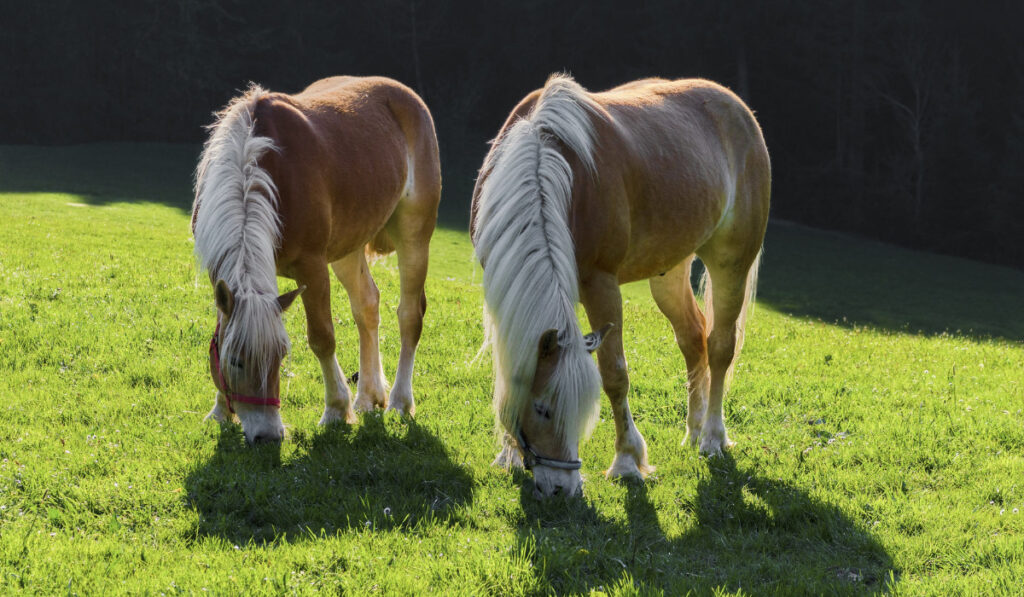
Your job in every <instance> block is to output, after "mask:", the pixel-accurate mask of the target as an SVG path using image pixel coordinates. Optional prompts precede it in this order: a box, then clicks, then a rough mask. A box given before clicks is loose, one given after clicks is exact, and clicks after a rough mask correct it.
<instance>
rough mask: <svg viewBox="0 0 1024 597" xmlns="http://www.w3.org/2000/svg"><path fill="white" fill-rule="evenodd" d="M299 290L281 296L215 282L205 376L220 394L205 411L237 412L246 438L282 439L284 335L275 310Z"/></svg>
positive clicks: (288, 303) (214, 414)
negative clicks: (214, 321) (214, 319)
mask: <svg viewBox="0 0 1024 597" xmlns="http://www.w3.org/2000/svg"><path fill="white" fill-rule="evenodd" d="M303 290H305V287H304V286H302V287H299V288H297V289H295V290H293V291H291V292H288V293H285V294H282V295H281V296H266V295H263V294H260V293H255V292H240V293H236V292H234V291H232V290H231V288H229V287H228V285H227V283H226V282H224V280H218V281H217V283H216V285H215V288H214V298H215V300H216V303H217V311H218V313H217V329H216V331H214V334H213V338H211V340H210V376H211V377H212V378H213V383H214V385H215V386H216V387H217V390H218V391H219V392H220V393H219V396H218V398H219V399H218V402H217V405H216V406H215V407H214V410H213V412H211V413H210V416H211V417H213V418H215V419H218V420H227V419H228V418H230V417H231V415H235V416H237V417H238V420H239V421H240V422H241V423H242V431H243V432H244V433H245V439H246V441H247V442H249V443H262V442H272V441H280V440H282V439H284V424H283V423H282V422H281V413H280V406H281V400H280V386H281V382H280V375H279V370H280V366H281V360H282V359H283V358H284V356H285V355H286V354H287V353H288V336H287V334H286V333H285V330H284V323H283V321H282V320H281V314H282V313H284V311H285V310H286V309H288V307H290V306H291V304H292V302H293V301H294V300H295V298H296V297H297V296H299V294H301V293H302V291H303ZM220 398H223V402H221V400H220ZM224 408H226V410H227V413H224V412H223V410H222V409H224Z"/></svg>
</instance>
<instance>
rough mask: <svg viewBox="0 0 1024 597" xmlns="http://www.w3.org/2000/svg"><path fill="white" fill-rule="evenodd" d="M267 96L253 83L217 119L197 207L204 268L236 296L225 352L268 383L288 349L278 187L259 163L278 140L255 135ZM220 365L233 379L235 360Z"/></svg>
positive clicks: (199, 177) (199, 179)
mask: <svg viewBox="0 0 1024 597" xmlns="http://www.w3.org/2000/svg"><path fill="white" fill-rule="evenodd" d="M266 94H267V92H266V91H264V90H263V89H261V88H260V87H258V86H255V85H253V86H252V87H250V88H249V90H248V91H247V92H246V93H245V94H244V95H242V96H240V97H237V98H235V99H234V100H232V101H231V103H229V104H228V106H227V107H226V108H224V110H223V111H221V112H220V113H219V114H218V115H217V121H216V122H215V123H214V124H213V125H211V127H210V128H211V129H212V130H213V133H212V134H211V136H210V138H209V140H207V142H206V145H205V146H204V147H203V154H202V157H201V158H200V161H199V166H198V168H197V169H196V184H195V203H194V205H193V208H192V233H193V235H194V236H195V254H196V257H197V258H198V259H199V264H200V266H201V267H202V268H203V269H205V270H206V271H207V272H209V274H210V279H211V280H213V281H216V280H224V281H225V282H226V283H227V285H228V288H230V289H231V291H232V292H233V293H234V298H235V301H234V312H233V313H232V315H231V318H230V320H229V322H228V325H227V326H226V327H225V330H224V331H225V333H224V338H223V342H222V347H221V350H222V352H223V353H224V354H225V355H231V357H232V358H234V359H238V361H240V362H239V363H238V364H241V365H242V366H243V367H254V368H256V370H258V371H259V372H260V379H266V374H267V371H266V368H267V367H268V364H269V363H270V362H271V360H272V359H271V357H272V356H273V355H275V354H277V355H281V354H283V353H284V352H287V350H288V335H287V333H286V332H285V329H284V325H283V324H282V322H281V316H280V307H279V306H278V303H277V277H276V273H275V272H276V268H275V265H274V251H275V249H276V248H277V247H278V245H279V243H280V239H281V229H280V221H279V216H278V212H277V187H276V185H275V184H274V181H273V180H272V179H271V177H270V174H269V173H268V172H267V171H266V170H264V169H263V168H261V167H260V166H259V163H258V162H259V159H260V157H262V156H263V155H264V154H265V153H266V152H268V151H276V147H275V146H274V142H273V140H272V139H270V138H268V137H262V136H258V135H256V134H255V133H254V127H255V121H254V119H253V110H254V107H255V105H256V102H257V101H258V100H259V99H260V98H261V97H263V96H265V95H266ZM200 208H201V209H202V211H201V213H200ZM242 347H245V349H244V350H243V349H242ZM222 367H223V368H224V374H225V376H226V377H227V378H228V379H229V380H231V378H232V374H233V373H234V372H235V370H234V368H233V366H231V363H222Z"/></svg>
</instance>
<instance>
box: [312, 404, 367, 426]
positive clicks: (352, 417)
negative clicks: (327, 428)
mask: <svg viewBox="0 0 1024 597" xmlns="http://www.w3.org/2000/svg"><path fill="white" fill-rule="evenodd" d="M358 420H359V418H358V417H356V413H355V412H353V411H352V409H351V408H347V409H344V410H342V409H339V408H335V407H333V406H328V407H327V408H325V409H324V415H323V416H322V417H320V425H321V426H323V425H330V424H331V423H339V422H341V423H348V424H349V425H352V424H354V423H356V422H357V421H358Z"/></svg>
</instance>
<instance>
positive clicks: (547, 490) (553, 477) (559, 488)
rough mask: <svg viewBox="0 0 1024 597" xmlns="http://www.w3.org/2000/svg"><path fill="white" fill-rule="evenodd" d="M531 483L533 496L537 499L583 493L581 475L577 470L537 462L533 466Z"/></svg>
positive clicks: (568, 496) (574, 495) (575, 495)
mask: <svg viewBox="0 0 1024 597" xmlns="http://www.w3.org/2000/svg"><path fill="white" fill-rule="evenodd" d="M533 485H534V488H533V496H534V497H535V498H537V499H546V498H549V497H561V498H573V497H578V496H580V495H582V494H583V477H582V476H581V475H580V472H579V471H578V470H573V471H569V470H565V469H560V468H551V467H548V466H543V465H539V464H538V465H536V466H534V467H533Z"/></svg>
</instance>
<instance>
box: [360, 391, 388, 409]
mask: <svg viewBox="0 0 1024 597" xmlns="http://www.w3.org/2000/svg"><path fill="white" fill-rule="evenodd" d="M384 404H385V403H384V391H377V392H374V391H370V390H357V391H356V405H355V408H356V412H361V413H368V412H373V411H374V410H376V409H378V408H384Z"/></svg>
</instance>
